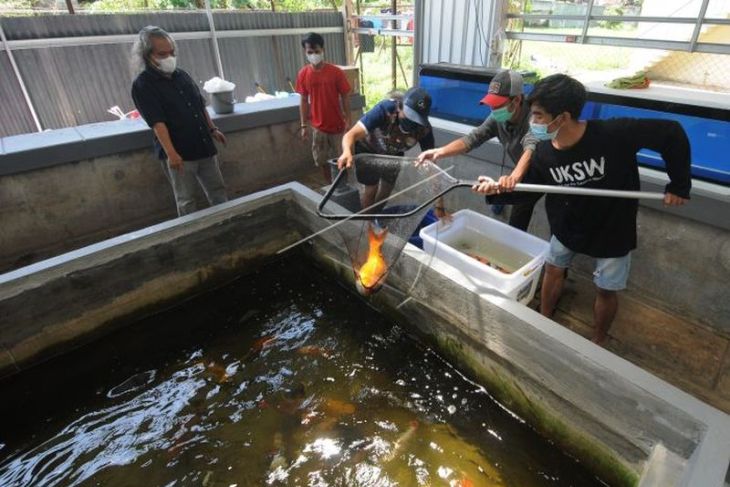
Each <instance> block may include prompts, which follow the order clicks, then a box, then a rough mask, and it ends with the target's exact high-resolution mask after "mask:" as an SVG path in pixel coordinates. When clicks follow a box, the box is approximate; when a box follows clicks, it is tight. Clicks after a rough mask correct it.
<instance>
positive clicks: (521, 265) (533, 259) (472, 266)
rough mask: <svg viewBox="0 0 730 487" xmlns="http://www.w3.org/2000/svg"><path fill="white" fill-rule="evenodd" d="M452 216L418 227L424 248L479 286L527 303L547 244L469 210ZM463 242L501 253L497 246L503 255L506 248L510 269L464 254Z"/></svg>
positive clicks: (541, 264) (533, 294)
mask: <svg viewBox="0 0 730 487" xmlns="http://www.w3.org/2000/svg"><path fill="white" fill-rule="evenodd" d="M452 216H453V221H452V222H451V223H449V224H446V225H445V226H444V225H443V224H441V223H439V222H436V223H433V224H431V225H428V226H427V227H424V228H422V229H421V232H420V236H421V238H422V239H423V251H424V252H426V253H427V254H433V256H434V257H435V258H437V259H439V260H441V261H442V262H444V263H446V264H448V265H450V266H451V267H453V268H455V269H456V270H458V271H460V272H461V273H462V274H464V275H467V276H469V277H470V278H472V279H473V280H474V281H476V282H475V283H476V284H478V285H481V286H483V287H485V288H489V289H493V290H496V291H498V292H499V293H501V294H503V295H505V296H507V297H508V298H511V299H514V300H515V301H519V302H520V303H523V304H527V303H529V302H530V301H531V300H532V298H533V297H534V296H535V290H536V289H537V283H538V280H539V278H540V269H542V266H543V264H544V263H545V258H546V257H547V254H548V251H549V249H550V244H549V243H548V242H546V241H544V240H542V239H540V238H537V237H535V236H534V235H530V234H529V233H526V232H523V231H522V230H518V229H516V228H513V227H511V226H509V225H507V224H506V223H502V222H501V221H498V220H495V219H493V218H489V217H487V216H484V215H482V214H480V213H477V212H475V211H472V210H460V211H457V212H456V213H454V214H453V215H452ZM438 225H441V227H437V226H438ZM437 232H438V240H436V237H437ZM466 241H470V242H474V243H475V247H476V248H479V244H480V243H483V244H485V247H484V248H485V249H488V248H489V246H490V245H491V246H493V248H494V249H495V252H496V253H495V254H494V255H498V254H499V253H500V252H497V250H498V249H501V253H503V254H504V253H505V251H507V253H509V254H511V255H510V257H513V260H512V261H511V262H513V263H514V265H513V266H511V267H510V268H508V269H507V270H508V271H510V272H509V273H505V272H502V271H499V270H497V269H495V268H493V267H490V266H489V265H486V264H484V263H482V262H480V261H479V260H477V259H475V258H474V257H471V256H469V255H467V253H465V252H467V250H464V249H465V242H466ZM474 253H475V254H476V253H478V252H474ZM482 255H484V256H485V257H488V258H489V260H492V257H493V256H492V255H490V253H489V251H488V250H487V251H485V252H483V253H482ZM498 260H499V256H497V257H495V258H494V261H498ZM505 267H506V266H505Z"/></svg>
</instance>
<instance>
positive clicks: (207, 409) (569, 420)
mask: <svg viewBox="0 0 730 487" xmlns="http://www.w3.org/2000/svg"><path fill="white" fill-rule="evenodd" d="M318 200H319V195H318V194H317V193H314V192H312V191H310V190H307V189H306V188H304V187H303V186H301V185H298V184H288V185H285V186H279V187H277V188H273V189H271V190H267V191H265V192H261V193H257V194H254V195H250V196H246V197H244V198H240V199H238V200H234V201H231V202H228V203H226V204H224V205H220V206H217V207H215V208H211V209H208V210H204V211H201V212H198V213H195V214H193V215H188V216H186V217H183V218H179V219H176V220H173V221H170V222H166V223H163V224H160V225H157V226H154V227H150V228H147V229H145V230H142V231H139V232H135V233H132V234H127V235H124V236H121V237H118V238H115V239H112V240H108V241H105V242H101V243H99V244H95V245H93V246H90V247H86V248H84V249H81V250H78V251H75V252H71V253H69V254H64V255H62V256H59V257H56V258H54V259H50V260H46V261H43V262H40V263H38V264H34V265H32V266H28V267H25V268H22V269H19V270H17V271H13V272H11V273H7V274H4V275H2V276H0V344H2V348H1V349H0V373H2V375H3V376H4V379H3V380H2V382H0V391H1V392H0V393H1V394H2V397H3V401H2V408H3V413H4V414H3V415H2V422H1V423H0V424H2V426H1V427H0V484H2V485H97V484H98V485H207V486H218V485H227V486H229V485H232V484H237V485H239V486H243V485H266V484H267V483H269V484H271V485H276V484H277V483H278V484H280V485H464V486H466V485H475V486H478V485H514V486H532V485H576V486H577V485H580V486H583V485H601V484H602V483H605V484H607V485H616V486H623V485H642V486H644V485H661V486H670V485H688V486H703V487H704V486H708V487H709V486H718V487H720V486H722V485H723V483H724V478H725V476H726V473H727V466H728V457H729V456H730V443H729V442H730V440H729V438H730V431H729V430H730V426H729V424H728V417H727V415H725V414H724V413H721V412H719V411H717V410H716V409H713V408H711V407H709V406H707V405H706V404H704V403H702V402H701V401H699V400H697V399H694V398H692V397H691V396H689V395H687V394H685V393H683V392H681V391H679V390H678V389H676V388H674V387H672V386H671V385H668V384H667V383H665V382H663V381H661V380H659V379H657V378H656V377H654V376H652V375H650V374H648V373H646V372H644V371H642V370H641V369H639V368H637V367H635V366H633V365H631V364H630V363H628V362H626V361H624V360H622V359H620V358H618V357H616V356H614V355H612V354H610V353H608V352H607V351H605V350H602V349H600V348H598V347H595V346H593V345H592V344H591V343H589V342H588V341H586V340H584V339H582V338H581V337H579V336H577V335H575V334H573V333H571V332H570V331H568V330H566V329H564V328H562V327H560V326H559V325H557V324H555V323H553V322H551V321H550V320H547V319H545V318H544V317H542V316H539V315H538V314H537V313H535V312H534V311H532V310H530V309H529V308H527V307H525V306H523V305H521V304H519V303H517V302H515V301H512V300H508V299H506V298H504V297H502V296H499V295H495V294H489V293H488V292H487V291H485V290H484V289H477V288H475V287H474V285H473V283H471V282H470V280H469V279H468V276H462V275H459V274H458V273H455V272H454V271H453V269H452V268H450V267H445V266H443V265H440V264H439V263H438V262H437V261H435V260H433V259H431V258H430V256H429V255H427V254H425V253H424V252H422V251H420V250H418V249H416V248H415V247H413V246H410V245H409V246H406V248H405V252H404V253H403V255H402V256H401V257H400V258H399V259H398V261H397V263H396V265H395V266H394V267H393V268H392V269H391V270H390V272H389V277H388V282H387V284H386V285H385V286H383V288H382V289H381V291H380V292H378V293H376V294H374V295H371V296H369V297H368V298H361V297H359V296H358V295H357V294H356V293H354V292H353V291H354V288H355V287H354V283H353V273H352V270H351V268H350V266H349V258H348V256H347V253H346V251H345V250H343V249H342V248H341V247H342V244H341V242H340V240H339V238H338V236H337V235H336V234H333V233H331V232H330V233H328V232H324V233H322V234H320V235H319V236H318V237H316V238H315V239H313V240H312V241H310V242H307V243H305V244H303V245H301V246H300V247H298V248H297V249H296V250H293V251H292V252H290V253H288V254H286V255H285V257H284V258H283V259H279V258H276V257H275V256H276V252H277V251H278V250H279V249H282V248H284V247H286V246H288V245H290V244H291V243H293V242H296V241H297V240H299V239H301V238H302V237H303V236H306V235H309V234H312V233H313V232H316V231H318V230H321V229H323V228H324V227H325V226H327V225H328V223H327V222H325V221H322V219H320V218H318V217H317V216H316V212H315V209H316V204H317V202H318ZM343 287H344V289H343ZM165 310H167V311H165ZM495 400H496V401H497V402H495Z"/></svg>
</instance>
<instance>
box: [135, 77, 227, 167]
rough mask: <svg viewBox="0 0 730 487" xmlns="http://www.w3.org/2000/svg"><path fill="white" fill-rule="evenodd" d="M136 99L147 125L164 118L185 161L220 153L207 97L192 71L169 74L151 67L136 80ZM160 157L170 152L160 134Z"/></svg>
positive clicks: (158, 151) (157, 148) (161, 120)
mask: <svg viewBox="0 0 730 487" xmlns="http://www.w3.org/2000/svg"><path fill="white" fill-rule="evenodd" d="M132 99H133V100H134V105H135V106H136V107H137V110H139V113H140V114H141V115H142V118H144V120H145V122H147V125H149V126H150V127H153V126H154V125H155V124H156V123H158V122H164V123H165V125H167V130H168V132H169V133H170V140H171V141H172V145H173V147H175V150H176V151H177V152H178V154H180V156H181V157H182V158H183V160H184V161H195V160H198V159H204V158H206V157H210V156H213V155H215V154H216V153H217V150H216V148H215V144H214V143H213V138H212V137H211V134H210V128H209V127H208V120H207V118H206V116H205V99H204V98H203V95H201V93H200V89H199V88H198V85H197V84H195V81H193V79H192V78H191V77H190V75H189V74H188V73H186V72H185V71H183V70H181V69H176V70H175V71H174V72H173V73H172V76H171V77H166V76H164V75H163V74H162V73H160V72H158V71H157V70H156V69H153V68H150V67H148V68H147V69H146V70H144V71H143V72H141V73H140V74H139V76H137V79H135V80H134V83H133V84H132ZM154 144H155V150H156V152H157V155H158V157H159V158H160V159H165V158H166V157H167V155H166V154H165V151H164V150H163V148H162V146H161V145H160V143H159V141H158V140H157V137H155V138H154Z"/></svg>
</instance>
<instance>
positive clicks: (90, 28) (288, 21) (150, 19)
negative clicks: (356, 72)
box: [2, 11, 342, 41]
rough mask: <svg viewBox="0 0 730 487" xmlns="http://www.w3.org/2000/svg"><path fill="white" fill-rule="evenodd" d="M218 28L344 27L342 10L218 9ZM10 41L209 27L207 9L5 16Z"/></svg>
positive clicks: (215, 17) (5, 27)
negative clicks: (149, 28)
mask: <svg viewBox="0 0 730 487" xmlns="http://www.w3.org/2000/svg"><path fill="white" fill-rule="evenodd" d="M213 20H214V22H215V27H216V29H217V30H246V29H286V28H295V27H300V28H308V27H312V28H316V27H341V26H342V16H341V15H340V14H339V13H338V12H334V11H333V12H302V13H285V12H220V11H219V12H214V14H213ZM2 22H3V28H4V29H5V35H6V37H7V38H8V40H11V41H12V40H20V39H47V38H52V37H83V36H97V35H121V34H136V33H137V32H139V30H140V29H141V28H142V27H144V26H146V25H159V26H160V27H162V28H163V29H165V30H167V31H169V32H200V31H207V30H208V19H207V18H206V14H205V12H204V11H197V12H189V11H186V12H151V13H138V14H88V15H44V16H37V17H7V18H3V21H2Z"/></svg>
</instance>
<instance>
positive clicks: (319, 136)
mask: <svg viewBox="0 0 730 487" xmlns="http://www.w3.org/2000/svg"><path fill="white" fill-rule="evenodd" d="M341 152H342V134H328V133H327V132H321V131H319V130H317V129H316V128H314V127H312V157H314V164H315V166H318V167H322V166H324V165H325V164H327V160H328V159H336V158H337V157H338V156H339V155H340V153H341Z"/></svg>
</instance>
